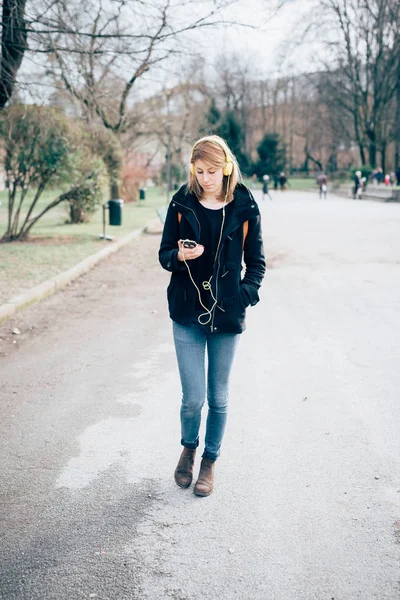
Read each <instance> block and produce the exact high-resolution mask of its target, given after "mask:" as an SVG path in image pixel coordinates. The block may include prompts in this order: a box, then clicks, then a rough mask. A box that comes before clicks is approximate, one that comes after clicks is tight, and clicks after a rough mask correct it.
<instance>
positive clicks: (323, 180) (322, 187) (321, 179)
mask: <svg viewBox="0 0 400 600" xmlns="http://www.w3.org/2000/svg"><path fill="white" fill-rule="evenodd" d="M317 183H318V185H319V197H320V198H322V196H323V197H324V198H326V193H327V191H328V177H327V176H326V175H325V173H321V174H320V175H318V177H317Z"/></svg>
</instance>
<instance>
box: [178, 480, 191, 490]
mask: <svg viewBox="0 0 400 600" xmlns="http://www.w3.org/2000/svg"><path fill="white" fill-rule="evenodd" d="M174 479H175V478H174ZM175 483H176V485H177V486H179V487H180V488H182V489H184V490H187V488H189V487H190V486H191V485H192V482H190V483H187V484H183V483H179V481H177V480H176V479H175Z"/></svg>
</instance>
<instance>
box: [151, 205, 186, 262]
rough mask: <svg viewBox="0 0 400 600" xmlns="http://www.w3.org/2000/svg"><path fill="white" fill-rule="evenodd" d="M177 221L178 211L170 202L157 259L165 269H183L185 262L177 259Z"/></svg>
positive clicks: (178, 237)
mask: <svg viewBox="0 0 400 600" xmlns="http://www.w3.org/2000/svg"><path fill="white" fill-rule="evenodd" d="M179 239H180V236H179V221H178V213H177V211H176V209H175V208H172V206H171V202H170V204H169V206H168V211H167V216H166V218H165V224H164V229H163V233H162V238H161V244H160V250H159V252H158V259H159V261H160V264H161V266H162V267H163V268H164V269H166V270H167V271H171V272H173V271H185V270H186V267H185V264H184V263H183V262H181V261H179V260H178V251H179V249H178V240H179Z"/></svg>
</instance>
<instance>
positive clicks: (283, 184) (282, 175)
mask: <svg viewBox="0 0 400 600" xmlns="http://www.w3.org/2000/svg"><path fill="white" fill-rule="evenodd" d="M286 184H287V177H286V175H285V173H284V172H283V171H282V172H281V173H280V174H279V185H280V186H281V191H282V192H284V191H285V190H286Z"/></svg>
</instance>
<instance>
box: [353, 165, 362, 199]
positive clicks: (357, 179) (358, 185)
mask: <svg viewBox="0 0 400 600" xmlns="http://www.w3.org/2000/svg"><path fill="white" fill-rule="evenodd" d="M361 175H362V173H361V171H356V172H355V174H354V188H353V198H354V199H355V200H356V199H357V198H358V199H360V198H361V192H362V181H361Z"/></svg>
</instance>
